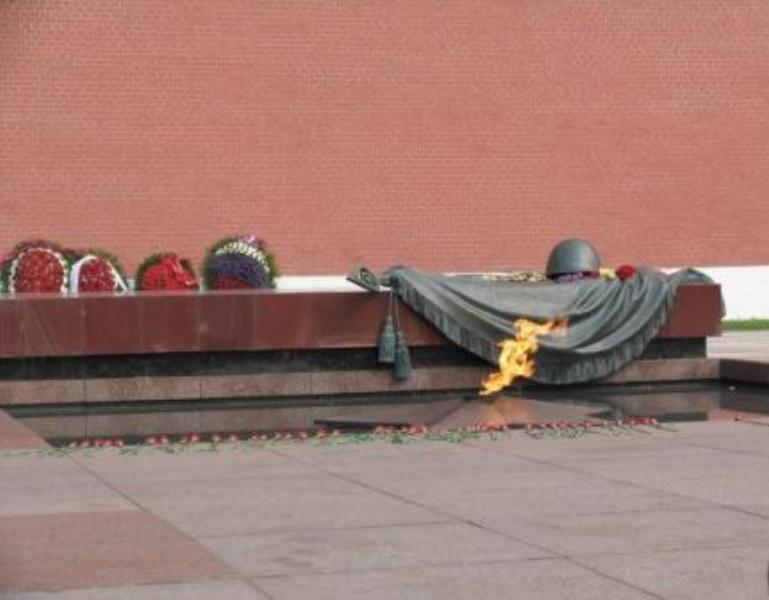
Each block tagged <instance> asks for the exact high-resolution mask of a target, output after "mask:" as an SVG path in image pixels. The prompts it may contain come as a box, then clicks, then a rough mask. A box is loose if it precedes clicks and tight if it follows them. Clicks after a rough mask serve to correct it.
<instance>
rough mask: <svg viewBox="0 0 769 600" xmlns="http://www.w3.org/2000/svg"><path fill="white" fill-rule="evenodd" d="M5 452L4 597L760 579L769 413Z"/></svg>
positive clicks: (730, 583)
mask: <svg viewBox="0 0 769 600" xmlns="http://www.w3.org/2000/svg"><path fill="white" fill-rule="evenodd" d="M760 423H761V424H758V423H744V422H711V423H690V424H681V425H678V426H677V427H676V431H659V430H653V431H652V432H650V433H626V434H622V435H618V436H611V435H609V434H606V433H603V434H592V435H588V436H585V437H582V438H578V439H550V438H548V439H541V440H537V439H532V438H529V437H528V436H527V435H526V434H525V433H523V432H513V433H510V434H506V435H504V436H502V437H500V438H499V439H496V440H491V439H482V440H478V441H472V442H468V443H465V444H449V443H445V442H417V443H413V444H407V445H393V444H386V443H370V444H363V445H329V446H317V445H313V444H310V443H303V444H284V445H275V446H272V447H268V448H257V449H252V450H248V451H246V450H245V449H244V448H243V447H242V446H237V445H223V447H222V449H221V450H220V451H219V452H215V453H212V452H192V451H188V452H185V453H182V454H166V453H163V452H162V451H158V450H149V449H148V450H144V451H142V452H140V453H139V454H138V455H135V456H126V455H119V454H118V453H117V451H116V450H112V449H104V450H98V451H95V452H94V453H93V454H92V455H84V454H74V455H70V456H67V457H50V456H44V457H38V456H32V455H18V454H17V453H13V452H11V451H7V450H6V451H3V452H2V453H0V473H2V476H3V485H2V487H0V589H2V590H3V591H2V592H0V597H2V598H16V599H19V600H32V599H45V598H60V599H68V600H81V599H86V598H88V599H92V598H93V599H95V598H99V599H101V598H118V599H123V598H125V599H149V598H153V599H154V598H158V599H161V598H162V599H175V598H185V599H187V598H214V599H216V598H228V599H229V598H235V599H241V598H242V599H246V598H249V599H256V598H274V599H294V598H303V599H306V598H312V599H313V600H316V599H317V600H322V599H325V598H374V599H376V598H387V599H391V598H406V599H410V598H420V599H421V598H467V599H470V598H473V599H475V598H513V597H515V598H543V599H560V598H564V599H566V598H568V599H580V598H590V599H593V598H612V599H620V600H622V599H625V598H627V599H642V598H669V599H684V598H686V599H695V598H696V599H698V600H706V599H711V598H712V599H718V600H723V599H727V598H728V599H743V598H745V599H747V598H766V597H767V564H769V475H768V474H769V422H760Z"/></svg>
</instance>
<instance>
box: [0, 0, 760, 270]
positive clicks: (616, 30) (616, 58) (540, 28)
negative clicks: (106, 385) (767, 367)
mask: <svg viewBox="0 0 769 600" xmlns="http://www.w3.org/2000/svg"><path fill="white" fill-rule="evenodd" d="M767 39H769V3H767V2H765V1H763V0H754V1H742V0H700V1H686V0H676V1H671V0H657V1H644V2H637V1H630V0H605V1H594V0H579V1H576V0H575V1H572V2H567V1H565V0H530V1H513V2H499V1H491V0H487V1H483V0H482V1H478V0H457V1H447V0H419V1H414V0H396V1H391V2H354V1H351V2H331V1H328V2H325V1H317V2H316V1H313V2H309V1H308V2H285V1H284V0H275V1H274V2H273V1H267V0H259V1H254V0H239V1H236V0H216V1H213V0H177V1H174V2H161V1H158V0H130V1H127V2H109V1H107V2H105V1H103V0H48V1H46V0H0V248H6V247H9V246H11V245H12V244H13V243H14V242H15V241H17V240H19V239H23V238H26V237H30V236H44V237H49V238H53V239H56V240H59V241H61V242H63V243H67V244H72V245H84V244H87V243H90V244H93V245H97V246H103V247H105V248H107V249H110V250H112V251H113V252H115V253H117V254H118V255H119V256H121V257H122V258H123V259H124V262H126V263H127V266H129V267H130V268H133V267H135V266H136V264H137V263H138V261H139V260H140V259H141V258H142V257H143V256H145V255H147V254H149V253H151V252H153V251H155V250H158V249H171V250H176V251H179V252H181V253H183V254H184V255H186V256H189V257H191V258H193V259H196V260H198V259H200V257H201V256H202V254H203V250H204V248H205V247H206V246H207V245H208V244H210V243H211V242H212V241H214V240H215V239H216V238H217V237H219V236H220V235H222V234H227V233H230V232H254V233H256V234H258V235H261V236H263V237H264V238H266V239H267V240H268V241H269V242H270V243H271V245H272V247H273V248H274V249H275V250H276V251H277V253H278V255H279V259H280V262H281V264H282V266H283V268H284V270H285V271H286V272H287V273H291V274H310V273H342V272H346V271H347V270H348V269H349V268H350V267H351V266H353V265H355V264H357V263H365V264H368V265H370V266H372V267H374V268H379V267H384V266H387V265H390V264H393V263H409V264H413V265H417V266H421V267H423V268H426V269H442V270H460V269H462V270H465V269H491V268H503V267H510V266H536V265H540V264H542V262H543V261H544V259H545V256H546V254H547V251H548V249H549V247H550V246H551V245H552V244H553V243H554V242H555V241H557V240H558V239H559V238H562V237H564V236H572V235H578V236H586V237H589V238H591V239H592V240H594V241H595V243H596V245H597V246H598V247H599V249H600V250H601V252H602V254H603V255H604V258H605V260H606V262H607V263H609V264H612V263H617V262H618V261H632V262H639V263H647V264H657V265H683V264H696V265H705V264H709V265H715V264H769V235H767V230H769V197H768V194H767V192H769V105H767V98H769V68H768V67H767V65H769V43H767Z"/></svg>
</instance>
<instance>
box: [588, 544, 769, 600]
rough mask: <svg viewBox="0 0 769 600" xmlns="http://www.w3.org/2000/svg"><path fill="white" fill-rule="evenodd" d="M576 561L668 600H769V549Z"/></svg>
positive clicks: (597, 557)
mask: <svg viewBox="0 0 769 600" xmlns="http://www.w3.org/2000/svg"><path fill="white" fill-rule="evenodd" d="M578 562H580V563H582V564H586V565H589V566H590V567H591V568H594V569H596V570H597V571H599V572H601V573H605V574H608V575H610V576H612V577H616V578H619V579H621V580H623V581H627V582H629V583H631V584H633V585H637V586H640V587H642V588H644V589H647V590H649V591H652V592H654V593H655V594H658V595H659V596H661V597H663V598H666V599H667V600H727V599H728V600H758V599H760V598H766V597H767V596H769V589H768V588H767V564H769V540H767V545H766V546H761V547H750V548H729V549H724V548H718V549H700V550H685V551H681V552H658V553H653V554H633V555H625V556H588V557H581V558H579V559H578Z"/></svg>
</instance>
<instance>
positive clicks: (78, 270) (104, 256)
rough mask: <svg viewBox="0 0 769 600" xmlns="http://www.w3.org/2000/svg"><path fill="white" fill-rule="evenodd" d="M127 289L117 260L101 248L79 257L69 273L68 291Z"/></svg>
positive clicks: (75, 292) (119, 290)
mask: <svg viewBox="0 0 769 600" xmlns="http://www.w3.org/2000/svg"><path fill="white" fill-rule="evenodd" d="M127 289H128V287H127V286H126V283H125V274H124V273H123V269H122V267H121V266H120V263H119V262H118V260H117V259H116V258H115V257H114V256H112V255H111V254H109V253H107V252H104V251H103V250H91V251H89V252H87V253H86V254H85V256H82V257H81V258H79V259H78V260H77V261H76V262H75V263H74V264H73V265H72V269H71V270H70V273H69V291H70V293H73V294H77V293H84V292H116V291H117V292H124V291H126V290H127Z"/></svg>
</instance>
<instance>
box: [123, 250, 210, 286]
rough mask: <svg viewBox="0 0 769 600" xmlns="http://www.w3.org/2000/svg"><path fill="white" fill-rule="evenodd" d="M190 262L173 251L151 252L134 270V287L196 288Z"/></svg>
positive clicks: (196, 284) (196, 282) (196, 281)
mask: <svg viewBox="0 0 769 600" xmlns="http://www.w3.org/2000/svg"><path fill="white" fill-rule="evenodd" d="M199 287H200V286H199V284H198V279H197V277H196V276H195V270H194V269H193V267H192V263H190V261H189V260H187V259H184V258H179V256H178V255H176V254H173V253H170V252H168V253H161V254H153V255H152V256H150V257H148V258H146V259H145V260H144V261H143V262H142V264H141V265H140V266H139V269H138V270H137V272H136V289H137V290H143V291H172V290H178V291H184V290H197V289H198V288H199Z"/></svg>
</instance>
